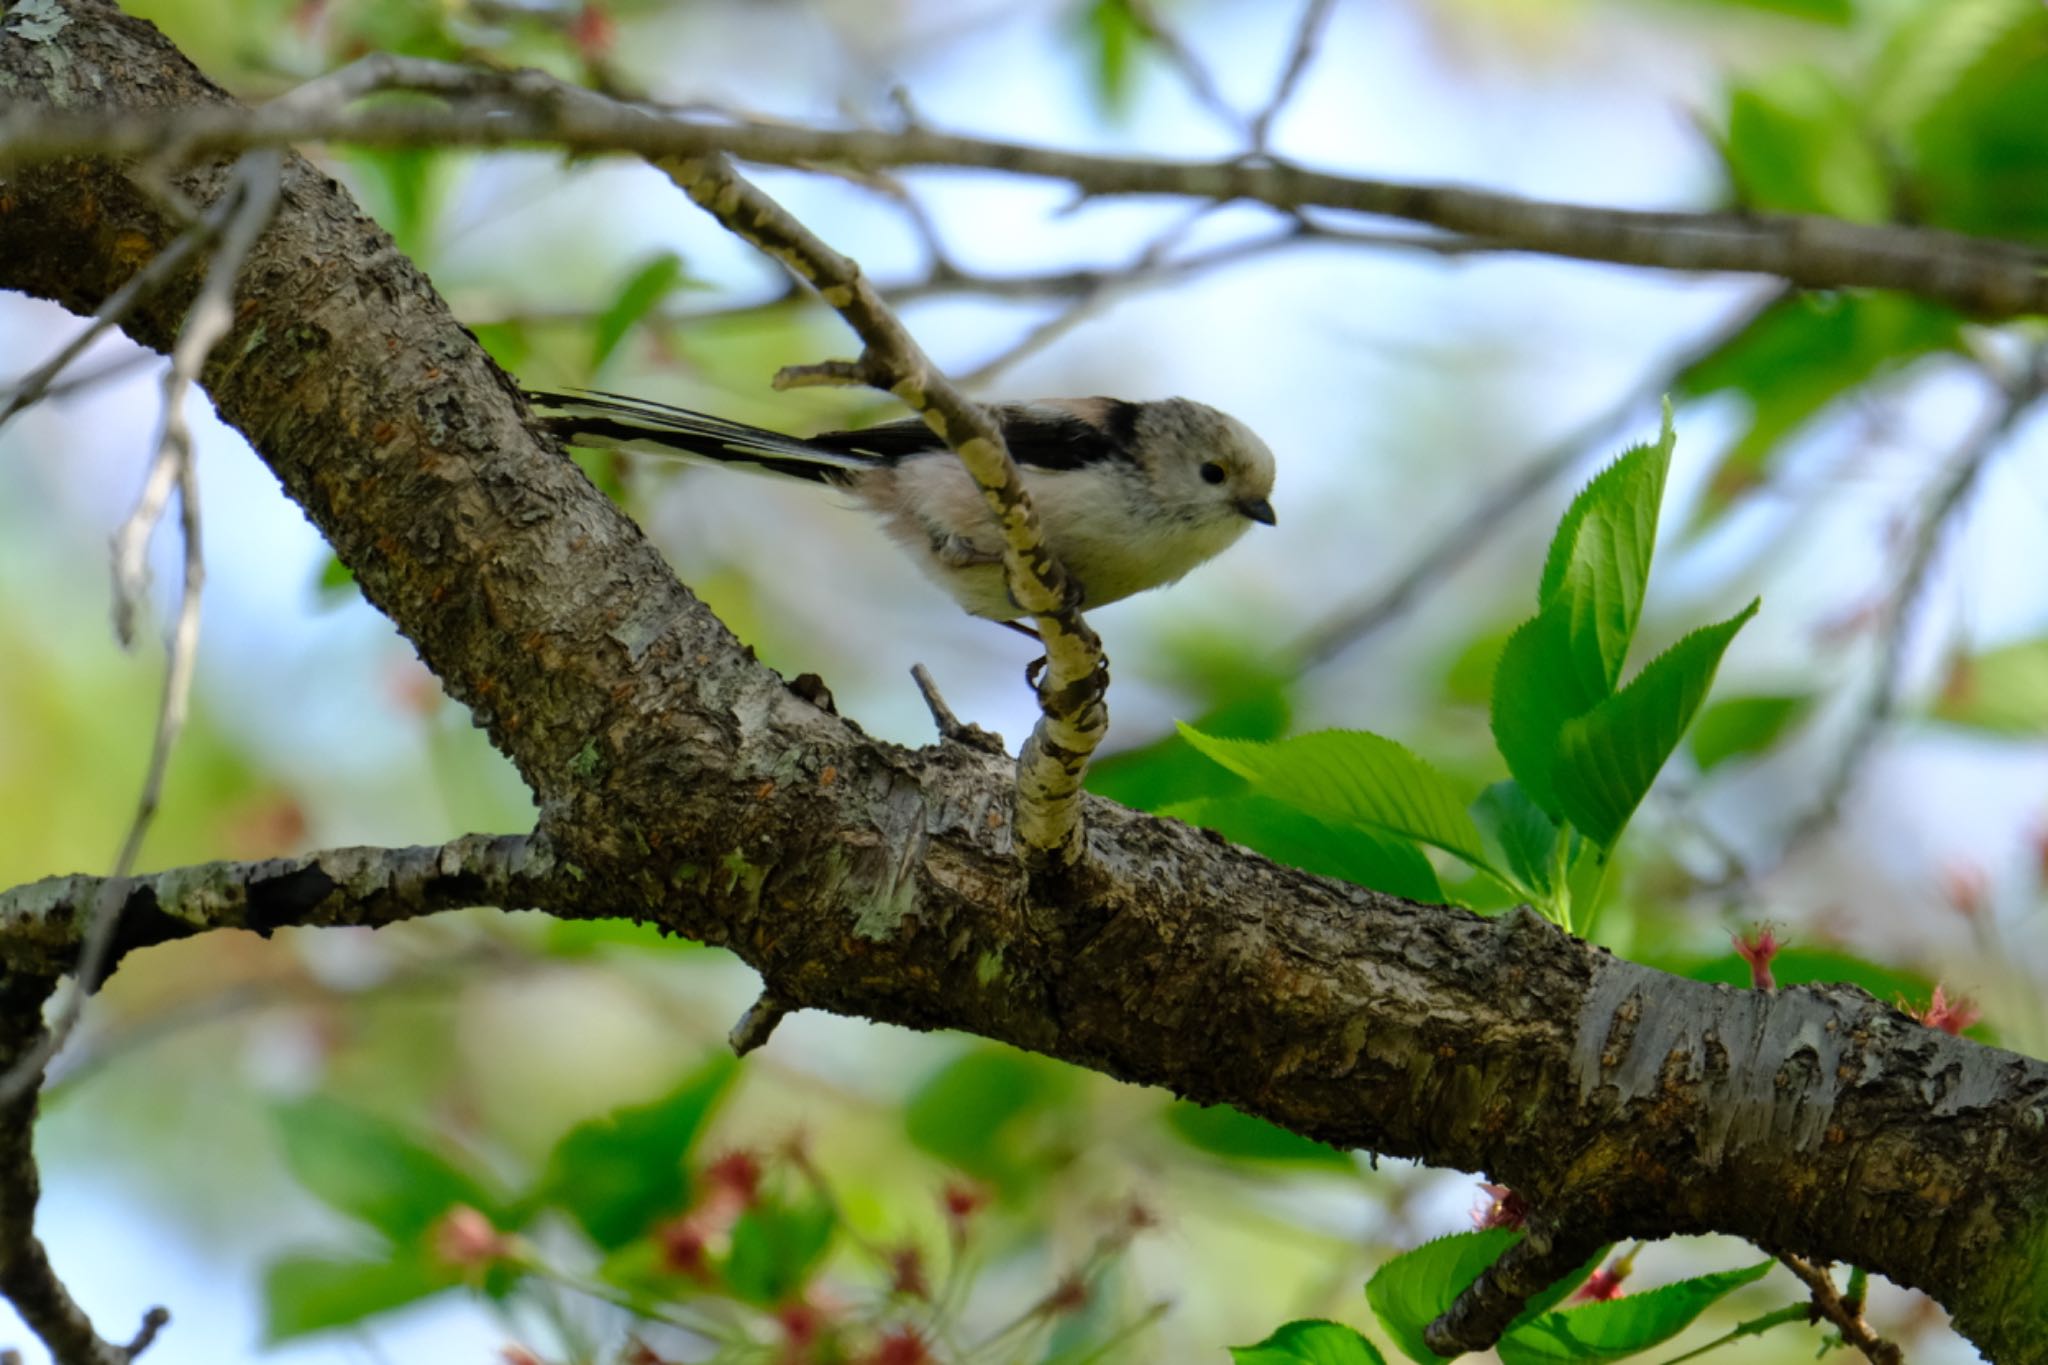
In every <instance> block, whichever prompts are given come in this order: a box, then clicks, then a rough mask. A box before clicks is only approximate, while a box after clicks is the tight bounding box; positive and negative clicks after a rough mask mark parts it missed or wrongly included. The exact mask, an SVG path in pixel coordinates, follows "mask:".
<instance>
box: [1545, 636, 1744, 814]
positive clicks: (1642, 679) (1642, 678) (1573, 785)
mask: <svg viewBox="0 0 2048 1365" xmlns="http://www.w3.org/2000/svg"><path fill="white" fill-rule="evenodd" d="M1759 605H1760V604H1759V603H1757V602H1751V603H1750V604H1749V605H1748V606H1747V607H1745V608H1743V609H1742V610H1741V611H1740V612H1738V613H1736V614H1735V615H1734V616H1731V617H1729V618H1728V619H1727V620H1726V621H1723V622H1721V623H1719V624H1718V625H1712V626H1703V627H1701V628H1700V629H1698V630H1696V631H1694V632H1692V633H1691V634H1690V635H1687V636H1686V637H1685V638H1684V639H1682V640H1680V641H1679V642H1678V643H1677V644H1675V645H1673V646H1672V647H1671V648H1670V649H1668V650H1666V651H1664V653H1662V654H1660V655H1658V656H1657V657H1656V658H1655V659H1653V660H1651V661H1650V663H1649V664H1648V665H1646V666H1645V667H1644V669H1643V671H1642V672H1641V673H1639V674H1637V675H1636V677H1635V678H1634V679H1632V680H1631V681H1630V682H1629V684H1628V686H1626V687H1624V688H1622V689H1621V691H1619V692H1617V693H1615V694H1614V695H1613V696H1611V697H1609V698H1608V699H1607V700H1606V701H1604V702H1601V703H1600V704H1599V705H1598V706H1596V707H1594V708H1593V709H1592V710H1591V711H1589V712H1587V713H1586V714H1585V715H1584V716H1581V717H1579V718H1577V719H1575V720H1571V721H1568V722H1566V724H1565V727H1564V730H1563V733H1562V734H1561V735H1560V736H1559V739H1558V763H1557V779H1558V780H1557V792H1558V799H1559V801H1560V802H1561V803H1562V804H1563V806H1564V813H1565V816H1566V818H1567V819H1569V820H1570V821H1571V822H1572V824H1573V825H1574V826H1576V827H1577V828H1578V829H1579V831H1580V832H1581V833H1583V834H1584V835H1585V836H1586V837H1587V838H1589V839H1591V840H1593V841H1594V842H1595V843H1597V844H1599V845H1601V846H1602V847H1604V848H1612V847H1613V846H1614V842H1615V840H1617V839H1619V838H1620V837H1621V831H1622V830H1623V828H1624V827H1626V826H1627V824H1628V819H1629V816H1631V815H1633V814H1634V813H1635V809H1636V807H1637V805H1639V804H1640V803H1641V802H1642V799H1643V797H1644V796H1645V795H1646V794H1648V792H1649V790H1650V784H1651V783H1652V782H1654V781H1655V780H1656V778H1657V773H1658V770H1659V769H1661V768H1662V767H1663V766H1664V761H1665V760H1666V759H1668V758H1669V757H1671V751H1672V750H1673V749H1675V748H1677V747H1678V741H1679V739H1680V738H1681V737H1683V736H1684V734H1685V728H1686V726H1688V725H1689V724H1691V723H1692V718H1693V715H1694V713H1695V712H1697V711H1698V710H1699V708H1700V703H1701V702H1703V701H1705V700H1706V696H1707V689H1708V687H1710V686H1711V685H1712V684H1713V681H1714V672H1715V670H1716V669H1718V668H1719V667H1720V666H1721V655H1722V654H1723V653H1724V652H1725V651H1726V650H1727V648H1728V645H1729V642H1730V641H1732V640H1733V639H1734V638H1735V633H1736V632H1737V631H1739V630H1741V629H1742V627H1743V626H1744V625H1745V624H1746V623H1747V622H1748V621H1749V618H1750V617H1752V616H1754V615H1755V614H1756V611H1757V607H1758V606H1759Z"/></svg>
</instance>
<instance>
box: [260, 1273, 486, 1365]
mask: <svg viewBox="0 0 2048 1365" xmlns="http://www.w3.org/2000/svg"><path fill="white" fill-rule="evenodd" d="M456 1283H457V1276H456V1275H455V1272H454V1271H452V1270H450V1269H449V1268H447V1267H445V1266H441V1265H437V1264H435V1263H433V1262H432V1261H431V1260H430V1259H429V1258H428V1257H427V1255H426V1254H425V1252H424V1251H420V1250H412V1251H407V1252H404V1253H401V1254H400V1255H399V1256H398V1257H396V1258H394V1259H390V1260H378V1261H342V1260H330V1259H326V1258H323V1257H317V1256H286V1257H284V1258H282V1259H280V1260H276V1261H273V1262H271V1264H270V1268H269V1269H268V1270H266V1271H265V1272H264V1276H263V1342H264V1344H265V1345H266V1346H275V1345H277V1344H279V1343H280V1342H285V1341H290V1340H291V1339H292V1338H294V1337H302V1336H305V1335H307V1334H308V1333H312V1332H322V1331H326V1330H328V1329H330V1328H334V1327H349V1326H353V1325H354V1324H356V1323H359V1322H362V1321H363V1320H365V1319H366V1318H371V1317H374V1316H376V1315H377V1314H379V1313H385V1312H389V1311H390V1310H391V1309H394V1308H401V1307H404V1306H405V1305H406V1304H409V1303H417V1302H418V1301H419V1300H421V1299H424V1298H426V1297H427V1296H428V1295H429V1294H438V1293H439V1292H441V1291H442V1290H444V1289H448V1288H451V1287H452V1286H454V1285H455V1284H456Z"/></svg>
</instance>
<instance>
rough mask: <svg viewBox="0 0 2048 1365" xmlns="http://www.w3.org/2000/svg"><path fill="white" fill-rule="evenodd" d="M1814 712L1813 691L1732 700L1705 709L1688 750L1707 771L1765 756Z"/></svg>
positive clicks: (1697, 722) (1696, 722)
mask: <svg viewBox="0 0 2048 1365" xmlns="http://www.w3.org/2000/svg"><path fill="white" fill-rule="evenodd" d="M1812 710H1813V694H1812V693H1810V692H1794V693H1783V694H1777V695H1770V696H1754V697H1731V698H1729V699H1728V700H1727V701H1719V702H1715V703H1714V704H1713V705H1712V706H1709V707H1707V708H1706V709H1704V710H1702V711H1701V712H1700V715H1699V719H1698V720H1697V721H1695V722H1694V724H1693V727H1692V738H1691V739H1690V741H1688V744H1687V747H1688V748H1690V749H1691V750H1692V758H1693V762H1695V763H1697V764H1699V766H1700V771H1701V772H1706V771H1708V770H1710V769H1713V768H1717V767H1719V766H1720V765H1721V764H1723V763H1726V762H1727V761H1728V760H1729V759H1731V758H1746V757H1748V756H1749V755H1750V754H1757V753H1762V752H1763V751H1764V750H1766V749H1768V748H1770V747H1771V746H1772V745H1773V744H1775V743H1777V742H1778V737H1779V736H1780V735H1782V734H1784V733H1785V732H1786V731H1787V730H1789V729H1791V728H1792V727H1793V726H1795V725H1797V724H1799V722H1801V721H1802V720H1804V719H1806V717H1807V715H1808V713H1810V712H1811V711H1812Z"/></svg>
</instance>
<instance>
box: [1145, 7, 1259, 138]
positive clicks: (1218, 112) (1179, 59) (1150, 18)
mask: <svg viewBox="0 0 2048 1365" xmlns="http://www.w3.org/2000/svg"><path fill="white" fill-rule="evenodd" d="M1123 8H1124V12H1125V13H1126V14H1128V15H1130V16H1131V19H1132V21H1133V22H1135V23H1136V24H1137V26H1138V29H1139V31H1140V32H1142V33H1143V34H1144V35H1145V36H1146V37H1147V38H1149V39H1151V40H1152V46H1154V47H1156V48H1158V49H1159V54H1160V55H1161V56H1162V57H1164V58H1166V60H1167V63H1168V64H1169V65H1170V66H1172V67H1173V69H1174V70H1175V71H1178V72H1179V73H1180V78H1181V82H1182V84H1184V85H1186V86H1187V88H1188V93H1189V94H1191V95H1193V96H1194V97H1195V103H1197V104H1199V105H1201V106H1202V107H1203V108H1204V109H1207V110H1208V111H1209V112H1210V113H1211V114H1212V115H1214V116H1215V118H1216V121H1217V122H1219V123H1221V124H1222V125H1223V126H1224V127H1226V128H1228V129H1230V130H1231V131H1232V132H1239V133H1241V132H1244V131H1245V120H1244V115H1242V114H1240V113H1238V112H1237V110H1235V109H1233V108H1232V107H1231V104H1230V101H1229V100H1227V99H1225V98H1224V97H1223V91H1222V90H1221V89H1220V88H1219V87H1218V86H1217V84H1216V78H1215V77H1214V76H1211V75H1210V74H1209V68H1208V67H1207V66H1205V65H1203V63H1202V59H1201V58H1200V57H1197V56H1196V55H1195V51H1194V49H1193V48H1191V47H1189V46H1188V45H1187V42H1186V41H1185V40H1184V39H1183V38H1182V37H1181V36H1180V34H1179V33H1177V32H1175V31H1174V29H1173V27H1172V26H1171V25H1170V24H1168V23H1166V21H1165V20H1163V19H1161V18H1160V17H1159V11H1158V10H1156V9H1154V8H1153V7H1152V0H1123Z"/></svg>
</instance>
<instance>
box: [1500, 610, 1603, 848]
mask: <svg viewBox="0 0 2048 1365" xmlns="http://www.w3.org/2000/svg"><path fill="white" fill-rule="evenodd" d="M1568 612H1569V608H1568V607H1567V605H1566V604H1565V602H1564V600H1563V599H1562V598H1557V599H1553V600H1552V601H1551V603H1550V604H1549V605H1548V606H1546V607H1544V608H1543V610H1541V611H1539V612H1537V613H1536V615H1534V616H1532V617H1531V618H1529V619H1528V620H1527V621H1524V622H1523V623H1522V626H1521V629H1519V630H1517V631H1516V632H1515V633H1514V634H1513V635H1511V636H1509V637H1508V643H1507V648H1505V649H1503V650H1502V651H1501V654H1500V667H1499V668H1498V670H1496V672H1495V674H1494V680H1493V716H1492V721H1493V742H1494V744H1495V746H1496V747H1498V748H1499V750H1500V755H1501V757H1502V758H1504V759H1506V760H1507V765H1508V771H1509V772H1511V773H1513V774H1514V775H1515V781H1516V782H1518V783H1520V784H1521V787H1522V790H1523V792H1524V793H1526V794H1527V796H1528V797H1529V799H1530V800H1531V801H1534V802H1535V803H1536V804H1537V805H1538V806H1539V807H1541V808H1542V809H1543V810H1545V811H1548V812H1549V813H1550V814H1551V815H1552V816H1553V817H1555V818H1557V819H1559V820H1562V819H1563V818H1564V806H1563V803H1562V802H1560V801H1559V799H1558V795H1557V778H1556V769H1557V744H1558V738H1559V736H1560V735H1562V734H1563V733H1564V727H1565V725H1566V724H1567V723H1568V722H1570V721H1572V720H1573V719H1575V718H1577V717H1579V716H1582V715H1584V714H1585V713H1586V712H1588V711H1590V710H1592V709H1593V708H1594V707H1595V706H1597V705H1598V704H1599V703H1600V701H1601V700H1602V699H1603V698H1604V697H1606V696H1607V693H1606V691H1605V690H1604V689H1603V688H1602V686H1601V684H1600V680H1599V679H1598V678H1593V679H1588V678H1586V677H1585V676H1584V674H1583V673H1582V672H1581V671H1580V670H1579V669H1578V668H1577V667H1575V666H1574V664H1573V661H1572V650H1571V643H1570V638H1569V637H1570V628H1569V623H1568V621H1567V619H1566V618H1567V616H1568Z"/></svg>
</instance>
